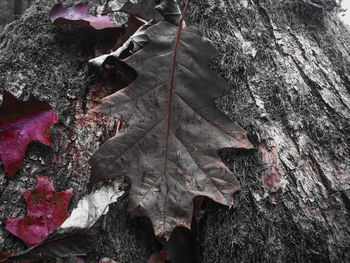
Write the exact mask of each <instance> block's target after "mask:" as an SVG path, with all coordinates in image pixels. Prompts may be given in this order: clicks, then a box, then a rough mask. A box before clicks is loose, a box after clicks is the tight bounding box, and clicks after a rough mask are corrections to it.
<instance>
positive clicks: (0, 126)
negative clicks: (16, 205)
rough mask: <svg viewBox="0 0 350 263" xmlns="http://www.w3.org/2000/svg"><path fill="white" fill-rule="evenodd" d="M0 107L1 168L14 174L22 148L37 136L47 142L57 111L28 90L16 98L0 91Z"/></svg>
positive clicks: (23, 149)
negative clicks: (24, 98) (24, 96)
mask: <svg viewBox="0 0 350 263" xmlns="http://www.w3.org/2000/svg"><path fill="white" fill-rule="evenodd" d="M3 99H4V100H3V104H2V106H1V107H0V157H1V160H2V162H3V164H4V167H5V172H6V173H8V174H9V175H14V174H15V173H16V171H17V170H18V169H20V168H21V167H22V163H23V159H24V154H25V150H26V148H27V146H28V144H29V143H31V142H32V141H34V140H37V141H39V142H41V143H43V144H45V145H48V146H49V145H50V127H51V125H52V124H54V123H56V122H57V113H56V112H55V111H54V110H52V109H51V107H50V105H49V104H47V103H46V102H43V101H40V100H38V99H37V98H35V97H34V96H33V95H32V94H31V95H30V97H29V100H28V101H24V102H23V101H20V100H18V99H17V98H16V97H14V96H13V95H12V94H11V93H9V92H6V91H5V92H4V97H3Z"/></svg>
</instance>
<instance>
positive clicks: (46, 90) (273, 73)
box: [0, 0, 350, 263]
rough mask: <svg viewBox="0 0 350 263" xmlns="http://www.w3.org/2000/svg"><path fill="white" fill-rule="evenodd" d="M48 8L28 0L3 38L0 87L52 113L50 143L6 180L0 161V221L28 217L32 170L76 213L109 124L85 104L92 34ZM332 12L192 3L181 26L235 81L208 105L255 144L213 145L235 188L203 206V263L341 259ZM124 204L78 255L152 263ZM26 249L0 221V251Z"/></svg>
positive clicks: (208, 0)
mask: <svg viewBox="0 0 350 263" xmlns="http://www.w3.org/2000/svg"><path fill="white" fill-rule="evenodd" d="M54 2H55V1H44V0H39V1H36V3H34V6H33V7H32V8H31V9H29V10H28V11H26V14H25V16H24V17H23V18H21V19H20V20H19V21H16V22H14V23H13V24H11V25H10V26H9V27H8V28H7V29H6V32H3V34H2V35H1V36H0V50H1V52H0V91H1V93H2V92H3V90H8V91H10V92H12V93H13V94H15V95H16V96H17V97H19V98H21V99H24V98H27V97H28V95H29V92H33V93H34V95H35V96H36V97H38V98H39V99H41V100H46V101H48V102H49V103H50V105H51V106H52V107H53V108H54V109H55V110H56V111H57V113H58V116H59V122H58V124H57V125H55V126H54V127H53V129H52V131H51V133H52V134H51V137H52V146H51V148H49V147H45V146H43V145H41V144H39V143H32V144H31V145H30V146H29V148H28V149H27V152H26V158H25V161H24V168H23V169H21V170H20V171H19V172H18V173H17V174H16V176H15V178H14V179H13V180H11V179H10V178H9V177H8V176H7V175H5V174H4V171H3V168H0V193H1V196H0V211H1V212H0V217H1V218H5V217H19V216H24V215H25V205H24V201H23V199H22V197H21V193H20V189H22V188H33V186H34V185H35V176H36V175H46V176H49V177H50V178H51V179H52V180H53V182H54V185H55V187H56V190H57V191H62V190H64V189H67V188H73V189H74V197H73V200H72V203H71V205H70V207H69V209H70V211H71V210H72V208H74V206H75V204H76V203H77V201H78V200H79V199H80V198H81V197H82V196H83V195H84V194H85V193H86V192H87V182H88V180H89V167H88V165H87V160H88V159H89V157H90V156H91V155H92V153H93V152H94V151H96V149H97V148H98V147H99V145H100V144H101V143H102V142H104V141H106V140H107V139H108V138H109V137H110V136H112V135H113V134H114V133H115V130H116V126H117V120H114V119H113V118H110V117H108V116H95V115H92V114H91V113H89V111H88V110H89V109H91V107H92V104H93V103H94V99H95V97H94V96H95V95H96V90H97V88H98V87H96V86H93V83H94V81H93V79H92V78H91V77H89V75H88V72H87V67H86V62H87V59H88V58H87V55H88V54H89V52H90V51H91V50H92V49H93V48H94V45H95V44H96V43H95V42H94V39H96V38H97V35H96V32H95V31H93V30H90V29H82V28H77V27H72V26H66V25H61V26H54V25H51V23H50V21H49V18H48V14H49V10H50V8H51V6H53V4H54ZM78 2H79V1H78V0H76V1H73V0H71V1H63V3H64V4H65V5H66V6H67V5H68V4H72V3H78ZM93 2H94V3H93V4H92V3H91V7H96V6H97V5H103V2H104V1H102V0H101V1H98V0H96V1H93ZM179 2H180V3H181V4H183V1H179ZM48 3H50V4H48ZM336 10H337V7H336V2H335V1H333V0H328V1H327V0H324V1H321V0H295V1H278V0H237V1H231V0H215V1H213V0H190V4H189V10H188V13H187V14H188V16H189V19H190V21H191V22H192V23H194V24H196V25H198V26H199V28H200V30H201V32H202V33H203V35H204V36H206V37H207V38H209V39H210V40H211V41H212V42H213V44H214V45H215V46H216V47H217V48H218V50H219V51H220V52H221V54H222V55H221V56H220V57H218V58H217V59H216V60H215V61H213V63H212V67H213V69H214V70H216V71H217V72H219V73H220V74H221V75H222V76H223V77H224V78H226V79H227V80H228V81H229V83H230V85H231V87H232V91H231V93H230V94H228V95H227V96H225V97H223V98H221V99H218V100H217V104H218V105H219V107H220V108H221V109H222V110H223V111H224V112H225V113H226V114H227V115H228V116H229V117H230V118H232V120H234V121H235V122H237V123H239V124H240V125H241V126H242V127H243V128H245V129H246V130H247V131H248V133H249V137H250V139H251V141H252V142H253V144H254V145H255V149H254V150H249V151H247V150H232V149H223V150H220V151H219V153H220V156H221V157H222V159H223V161H224V162H225V164H226V165H227V166H228V167H229V168H230V169H231V171H233V172H234V173H235V175H236V176H237V178H238V180H239V181H240V183H241V186H242V191H241V192H240V193H239V194H237V195H236V203H235V205H234V207H232V208H227V207H224V206H220V205H218V204H216V203H214V202H212V201H210V200H206V201H205V202H204V205H203V209H204V210H205V212H206V213H205V215H204V217H203V218H202V220H201V223H200V225H199V229H198V230H197V232H198V233H197V241H198V244H199V245H200V248H201V252H200V255H198V257H199V259H198V261H199V262H211V263H213V262H348V261H349V260H350V231H349V229H350V220H349V216H350V94H349V92H350V75H349V71H350V52H349V50H350V49H349V47H350V35H349V31H348V30H347V28H346V27H345V26H344V25H343V24H342V23H341V22H340V21H339V19H338V17H337V14H336ZM126 205H127V197H125V198H124V199H122V200H121V201H120V202H119V203H117V204H115V205H113V206H112V208H111V212H110V213H109V216H108V218H107V224H106V228H105V231H103V232H102V233H101V236H100V240H99V242H98V244H97V247H96V249H95V250H94V251H93V252H92V253H90V255H89V256H88V258H87V262H98V260H99V259H100V258H101V257H110V258H112V259H114V260H116V261H117V262H147V259H148V257H149V256H150V254H151V253H152V252H156V251H157V250H159V248H160V245H159V243H158V242H157V241H156V240H155V238H154V235H153V233H152V227H151V225H150V223H149V221H147V220H146V219H142V218H138V219H135V220H132V221H130V220H129V218H128V216H127V214H126ZM108 222H110V223H108ZM150 240H151V242H150ZM1 244H2V245H1ZM23 247H24V246H23V244H22V243H21V242H20V241H19V240H18V239H16V238H14V237H13V236H11V235H10V234H9V233H7V232H6V230H5V229H4V225H3V224H2V225H1V228H0V250H3V251H5V250H10V249H11V250H13V249H16V248H23Z"/></svg>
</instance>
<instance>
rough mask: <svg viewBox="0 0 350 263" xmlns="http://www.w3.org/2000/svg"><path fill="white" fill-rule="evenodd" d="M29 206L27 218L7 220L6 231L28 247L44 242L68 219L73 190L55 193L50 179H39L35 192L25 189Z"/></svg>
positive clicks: (25, 197)
mask: <svg viewBox="0 0 350 263" xmlns="http://www.w3.org/2000/svg"><path fill="white" fill-rule="evenodd" d="M22 194H23V196H24V199H25V201H26V204H27V208H28V210H27V216H26V217H25V218H6V220H5V223H6V227H5V228H6V230H8V231H9V232H10V233H12V234H13V235H15V236H17V237H19V238H20V239H22V240H23V241H24V242H25V243H26V244H27V246H29V247H30V246H34V245H37V244H39V243H40V242H41V241H43V240H44V239H45V238H46V237H47V236H48V235H49V234H50V233H52V232H53V231H54V230H55V228H56V227H57V226H60V225H61V224H62V223H63V222H64V221H65V220H66V219H67V217H68V213H67V206H68V203H69V200H70V198H71V197H72V190H71V189H69V190H66V191H63V192H60V193H57V192H55V189H54V187H53V184H52V182H51V181H50V179H49V178H48V177H44V176H43V177H38V179H37V185H36V187H35V189H34V190H27V189H23V190H22Z"/></svg>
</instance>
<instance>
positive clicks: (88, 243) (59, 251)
mask: <svg viewBox="0 0 350 263" xmlns="http://www.w3.org/2000/svg"><path fill="white" fill-rule="evenodd" d="M102 220H103V217H101V219H100V220H98V221H97V222H96V223H95V224H94V225H92V226H91V227H90V228H89V229H72V230H71V231H70V232H64V233H60V232H59V231H55V232H54V233H52V234H51V235H49V236H48V237H47V238H46V239H45V240H44V241H43V242H42V243H40V244H38V245H36V246H34V247H31V248H29V249H27V250H26V251H23V252H20V253H17V254H14V255H12V256H11V257H10V259H12V260H15V261H19V260H21V261H23V260H25V261H29V262H31V261H33V260H36V259H38V258H39V257H40V258H43V259H57V258H64V257H74V256H84V255H86V254H87V253H89V252H90V251H91V250H93V249H94V247H95V245H96V242H97V239H98V234H99V232H100V228H101V225H102Z"/></svg>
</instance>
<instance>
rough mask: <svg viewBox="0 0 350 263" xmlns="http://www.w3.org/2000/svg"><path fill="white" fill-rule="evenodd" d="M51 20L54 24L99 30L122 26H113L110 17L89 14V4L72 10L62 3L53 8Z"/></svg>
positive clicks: (83, 4) (82, 4)
mask: <svg viewBox="0 0 350 263" xmlns="http://www.w3.org/2000/svg"><path fill="white" fill-rule="evenodd" d="M50 18H51V21H52V23H54V24H75V25H81V26H87V27H93V28H95V29H97V30H100V29H105V28H113V27H120V25H116V24H113V23H112V22H111V20H110V18H109V17H108V16H93V15H91V14H89V12H88V9H87V3H81V4H78V5H76V6H73V7H71V8H64V6H63V5H62V3H59V4H57V5H55V6H54V7H53V8H52V10H51V12H50Z"/></svg>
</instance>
